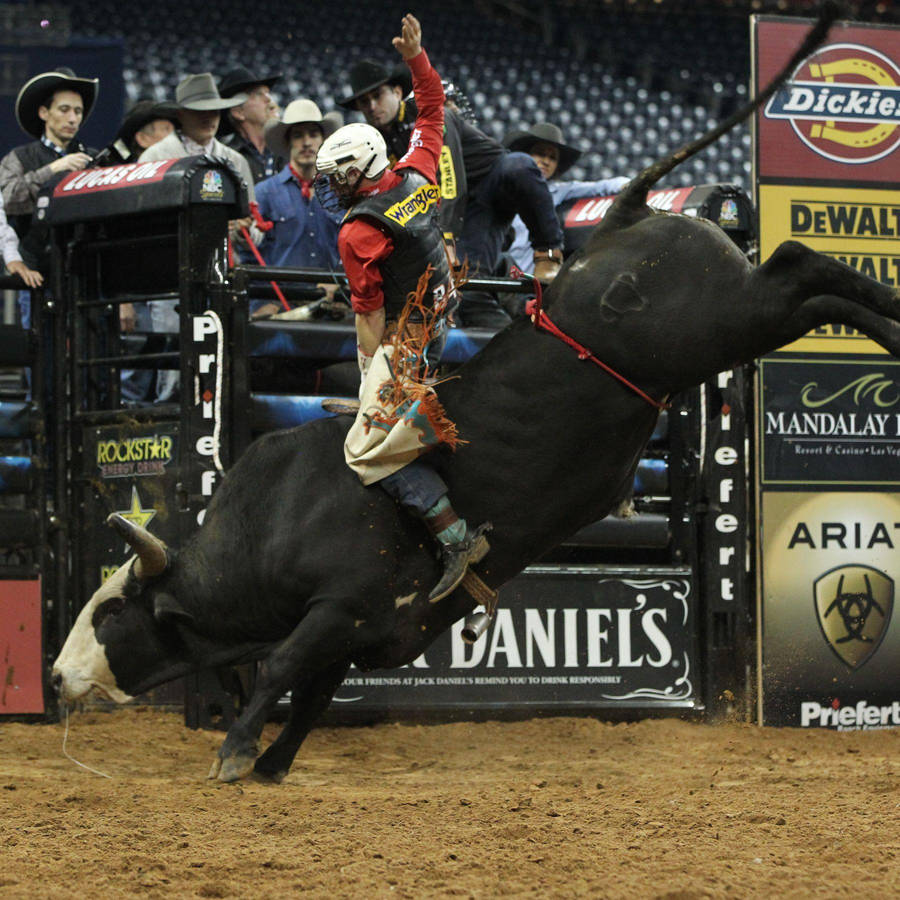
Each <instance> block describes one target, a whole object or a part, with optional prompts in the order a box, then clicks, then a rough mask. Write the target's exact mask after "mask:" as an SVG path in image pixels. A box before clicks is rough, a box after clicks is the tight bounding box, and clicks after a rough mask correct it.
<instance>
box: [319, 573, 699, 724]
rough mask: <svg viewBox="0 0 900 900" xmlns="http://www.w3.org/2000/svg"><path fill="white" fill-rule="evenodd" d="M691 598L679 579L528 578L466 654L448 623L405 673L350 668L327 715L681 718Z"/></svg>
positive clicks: (688, 697) (504, 593)
mask: <svg viewBox="0 0 900 900" xmlns="http://www.w3.org/2000/svg"><path fill="white" fill-rule="evenodd" d="M694 594H695V590H694V584H693V581H692V575H691V573H690V570H687V569H659V570H647V569H642V570H640V571H639V572H636V571H634V570H630V571H629V570H622V569H611V568H608V567H606V568H604V567H598V566H593V567H582V568H568V567H556V566H544V567H542V566H533V567H531V568H529V569H527V570H526V571H525V572H524V573H523V574H522V575H520V576H518V577H517V578H515V579H513V581H511V582H510V583H509V584H508V585H506V586H505V587H504V588H503V589H502V590H501V591H500V604H499V608H498V611H497V615H496V617H495V620H494V622H493V624H492V626H491V627H490V628H489V629H488V631H487V632H486V633H485V634H484V635H482V636H481V637H480V638H479V639H478V641H477V642H476V643H475V644H474V645H471V646H470V645H468V644H466V643H465V642H464V641H463V640H462V635H461V632H462V624H463V623H462V622H461V621H460V622H457V623H456V624H455V625H454V626H453V627H452V628H451V630H450V631H449V632H445V633H444V634H442V635H441V636H440V637H438V639H437V640H436V641H435V642H434V644H432V645H431V646H430V647H429V648H428V649H427V650H426V651H425V653H424V654H422V656H420V657H419V658H418V659H416V660H415V661H414V662H413V663H412V664H411V665H409V666H406V667H404V668H401V669H397V670H393V671H390V672H387V673H385V672H384V671H380V670H379V671H376V672H372V673H371V674H369V673H365V672H360V671H358V670H357V669H355V668H353V669H351V670H350V673H349V674H348V676H347V678H346V679H345V681H344V683H343V685H342V687H341V689H340V690H339V692H338V694H337V696H336V697H335V700H334V705H333V707H332V709H333V710H334V709H335V707H336V708H337V713H338V714H341V713H351V714H352V713H353V712H354V711H357V710H358V711H372V710H389V709H405V710H410V709H415V710H428V709H446V708H453V707H459V708H465V709H493V708H500V707H502V708H504V709H508V708H527V709H591V708H597V709H601V708H616V707H619V708H623V709H634V708H636V707H666V708H691V707H694V706H697V705H698V703H699V700H698V696H697V685H698V682H699V677H698V670H697V660H696V652H695V647H694V636H695V632H696V611H695V597H694Z"/></svg>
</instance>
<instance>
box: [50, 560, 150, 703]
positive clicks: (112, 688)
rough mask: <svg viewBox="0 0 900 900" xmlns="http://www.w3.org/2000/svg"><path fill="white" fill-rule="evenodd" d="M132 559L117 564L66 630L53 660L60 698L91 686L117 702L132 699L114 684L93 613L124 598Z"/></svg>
mask: <svg viewBox="0 0 900 900" xmlns="http://www.w3.org/2000/svg"><path fill="white" fill-rule="evenodd" d="M134 559H135V557H132V558H131V559H130V560H129V561H128V562H127V563H125V564H124V565H123V566H120V567H119V568H118V569H117V570H116V572H114V573H113V574H112V575H111V576H110V577H109V578H108V579H107V580H106V581H105V582H104V584H103V585H102V586H101V587H100V588H98V589H97V590H96V591H95V592H94V596H93V597H91V599H90V600H89V601H88V602H87V605H86V606H85V607H84V609H82V610H81V612H80V613H79V615H78V618H77V619H76V621H75V625H74V626H73V627H72V630H71V631H70V632H69V636H68V637H67V638H66V643H65V644H64V645H63V648H62V651H61V652H60V654H59V657H58V658H57V660H56V662H55V663H54V664H53V675H54V677H55V676H60V677H61V678H62V682H61V684H60V686H59V692H60V696H61V697H62V699H63V700H66V701H70V700H78V699H79V698H80V697H84V696H85V695H86V694H88V693H90V691H92V690H94V689H96V690H97V691H99V693H101V694H104V695H105V696H107V697H109V698H111V699H112V700H115V701H116V702H117V703H126V702H127V701H128V700H131V699H132V698H131V696H130V695H129V694H126V693H125V692H124V691H123V690H121V689H120V688H119V686H118V684H116V679H115V677H114V676H113V673H112V669H111V668H110V666H109V659H108V658H107V655H106V650H105V648H104V646H103V644H101V643H100V641H99V640H97V626H98V625H99V624H100V623H99V622H95V615H97V614H98V610H99V615H101V616H102V614H103V609H101V605H102V604H107V607H105V608H109V606H110V604H111V603H113V604H114V603H117V602H118V601H119V600H121V599H123V598H124V587H125V582H126V580H127V579H128V575H129V572H130V571H131V565H132V562H133V561H134Z"/></svg>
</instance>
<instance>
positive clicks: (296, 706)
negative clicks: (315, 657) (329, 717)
mask: <svg viewBox="0 0 900 900" xmlns="http://www.w3.org/2000/svg"><path fill="white" fill-rule="evenodd" d="M349 668H350V664H349V663H348V662H346V661H344V660H342V661H341V662H339V663H336V664H335V665H333V666H331V668H329V669H326V670H325V671H324V672H322V673H320V674H319V675H316V676H314V677H313V678H302V679H301V680H300V681H299V682H298V683H297V684H295V685H294V686H293V687H292V688H291V715H290V718H289V719H288V720H287V722H286V724H285V726H284V728H282V729H281V734H279V735H278V737H277V738H275V740H274V741H273V742H272V743H271V744H270V745H269V747H268V749H267V750H266V751H265V753H263V755H262V756H260V758H259V759H258V760H257V761H256V765H255V766H254V767H253V771H254V772H255V773H256V774H257V775H262V776H263V777H264V778H268V779H271V780H272V781H281V779H282V778H284V776H285V775H287V773H288V771H289V770H290V768H291V763H292V762H293V761H294V757H295V756H296V755H297V751H298V750H299V749H300V745H301V744H302V743H303V741H304V740H305V739H306V736H307V735H308V734H309V731H310V729H311V728H312V727H313V725H314V724H315V721H316V719H318V718H319V716H320V715H321V714H322V713H323V712H324V711H325V709H326V708H327V706H328V704H329V703H330V702H331V698H332V697H333V696H334V692H335V691H336V690H337V689H338V688H339V687H340V685H341V682H342V681H343V680H344V676H345V675H346V674H347V669H349Z"/></svg>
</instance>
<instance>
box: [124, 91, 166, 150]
mask: <svg viewBox="0 0 900 900" xmlns="http://www.w3.org/2000/svg"><path fill="white" fill-rule="evenodd" d="M157 119H167V120H168V121H169V122H172V123H173V124H175V125H177V124H178V116H176V115H175V105H174V104H173V103H157V102H156V101H155V100H137V101H136V102H135V104H134V106H132V107H131V109H130V110H129V111H128V113H127V115H126V116H125V118H124V119H123V120H122V124H121V125H120V126H119V131H118V132H117V134H116V137H117V138H118V139H119V140H120V141H124V142H125V143H126V144H130V143H131V142H132V141H133V140H134V136H135V135H136V134H137V133H138V132H139V131H140V130H141V129H142V128H143V127H144V126H145V125H149V124H150V123H151V122H155V121H156V120H157Z"/></svg>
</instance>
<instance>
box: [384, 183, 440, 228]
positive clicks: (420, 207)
mask: <svg viewBox="0 0 900 900" xmlns="http://www.w3.org/2000/svg"><path fill="white" fill-rule="evenodd" d="M440 199H441V189H440V188H439V187H438V186H437V185H436V184H423V185H422V186H421V187H418V188H416V189H415V190H414V191H413V192H412V193H411V194H410V195H409V196H408V197H405V198H404V199H403V200H400V201H399V202H397V203H395V204H394V205H393V206H391V207H389V208H388V209H387V210H386V211H385V213H384V214H385V216H387V218H389V219H391V220H392V221H394V222H396V223H397V224H398V225H403V226H405V225H406V224H407V223H408V222H409V220H410V219H411V218H412V217H413V216H418V215H421V214H423V213H426V212H428V210H429V209H430V208H431V207H432V206H434V204H435V203H437V202H438V200H440Z"/></svg>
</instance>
